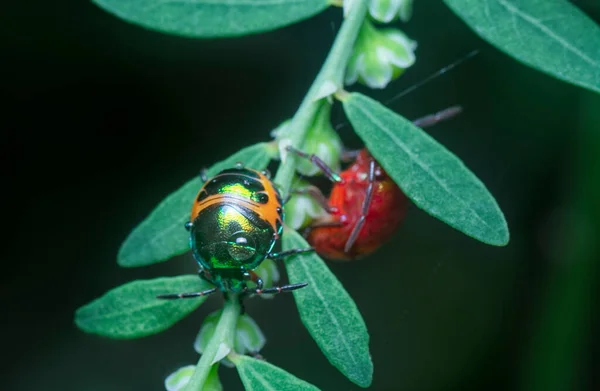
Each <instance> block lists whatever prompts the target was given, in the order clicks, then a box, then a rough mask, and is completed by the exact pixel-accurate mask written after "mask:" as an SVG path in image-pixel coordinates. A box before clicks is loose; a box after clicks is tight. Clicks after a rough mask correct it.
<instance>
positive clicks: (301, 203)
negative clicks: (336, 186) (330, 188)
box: [285, 179, 327, 230]
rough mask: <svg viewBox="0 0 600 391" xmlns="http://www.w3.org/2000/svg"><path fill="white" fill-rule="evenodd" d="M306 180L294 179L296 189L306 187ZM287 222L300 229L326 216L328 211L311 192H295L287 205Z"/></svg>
mask: <svg viewBox="0 0 600 391" xmlns="http://www.w3.org/2000/svg"><path fill="white" fill-rule="evenodd" d="M309 185H310V184H309V183H308V182H306V181H303V180H299V179H296V180H294V189H298V188H306V187H307V186H309ZM285 214H286V217H285V223H286V224H287V225H288V226H289V227H290V228H292V229H295V230H300V229H302V228H304V227H306V226H308V225H309V224H310V223H311V222H312V221H313V220H314V219H316V218H318V217H324V216H325V215H327V212H326V211H325V210H324V209H323V207H322V206H321V205H319V203H318V202H317V201H316V200H315V199H314V198H313V197H312V196H311V195H309V194H294V195H292V197H291V198H290V200H289V201H288V203H287V204H286V206H285Z"/></svg>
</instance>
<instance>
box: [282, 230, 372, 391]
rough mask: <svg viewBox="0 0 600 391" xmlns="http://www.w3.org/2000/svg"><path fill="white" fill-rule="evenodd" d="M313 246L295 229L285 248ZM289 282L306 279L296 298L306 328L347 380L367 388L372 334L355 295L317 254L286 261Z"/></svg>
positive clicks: (288, 233) (285, 239) (286, 236)
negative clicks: (350, 292) (348, 290)
mask: <svg viewBox="0 0 600 391" xmlns="http://www.w3.org/2000/svg"><path fill="white" fill-rule="evenodd" d="M306 247H310V246H309V245H308V243H306V241H305V240H304V239H303V238H302V236H300V235H299V234H298V233H297V232H296V231H294V230H290V229H287V230H286V231H285V232H284V235H283V248H284V249H286V250H289V249H293V248H306ZM286 269H287V272H288V276H289V280H290V283H294V284H295V283H301V282H307V283H308V286H307V287H305V288H302V289H298V290H295V291H294V292H293V293H294V298H295V299H296V305H297V307H298V311H299V312H300V318H301V319H302V322H303V323H304V325H305V326H306V329H307V330H308V331H309V333H310V334H311V335H312V337H313V339H314V340H315V342H316V343H317V345H318V346H319V348H321V350H322V351H323V354H325V356H326V357H327V359H328V360H329V362H330V363H331V364H332V365H333V366H335V367H336V368H337V369H339V370H340V372H342V373H343V374H344V375H345V376H346V377H347V378H348V379H350V380H351V381H353V382H354V383H356V384H358V385H359V386H361V387H368V386H369V385H370V384H371V381H372V379H373V363H372V362H371V355H370V353H369V333H368V332H367V327H366V325H365V322H364V320H363V318H362V316H361V315H360V312H359V311H358V308H356V304H355V303H354V301H353V300H352V297H350V295H349V294H348V292H346V290H345V289H344V287H343V286H342V284H341V283H340V282H339V281H338V279H337V278H336V277H335V275H334V274H333V273H332V272H331V271H330V270H329V268H328V267H327V265H325V262H323V260H322V259H321V258H319V256H318V255H317V254H315V253H311V254H304V255H297V256H295V257H291V258H289V259H288V260H287V261H286Z"/></svg>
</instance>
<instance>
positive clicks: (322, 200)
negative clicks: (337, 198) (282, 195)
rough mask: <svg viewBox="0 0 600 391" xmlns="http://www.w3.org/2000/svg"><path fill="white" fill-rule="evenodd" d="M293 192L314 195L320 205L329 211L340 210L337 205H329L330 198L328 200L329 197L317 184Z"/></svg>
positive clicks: (335, 211) (313, 197)
mask: <svg viewBox="0 0 600 391" xmlns="http://www.w3.org/2000/svg"><path fill="white" fill-rule="evenodd" d="M292 193H294V194H305V195H309V196H310V197H312V199H314V200H315V201H317V203H318V204H319V206H321V208H323V209H324V210H325V211H326V212H327V213H337V211H338V209H337V208H336V207H334V206H330V205H329V200H327V197H325V195H324V194H323V193H322V192H321V190H320V189H319V188H318V187H316V186H312V185H311V186H306V187H300V188H298V189H294V190H292Z"/></svg>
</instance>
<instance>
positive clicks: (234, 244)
mask: <svg viewBox="0 0 600 391" xmlns="http://www.w3.org/2000/svg"><path fill="white" fill-rule="evenodd" d="M203 181H204V185H203V186H202V188H201V189H200V191H199V192H198V194H197V196H196V199H195V200H194V204H193V206H192V213H191V218H190V221H189V222H188V223H187V224H186V225H185V227H186V229H187V230H188V231H189V234H190V247H191V249H192V254H193V256H194V258H195V259H196V261H197V262H198V264H199V266H200V272H199V274H200V277H201V278H202V279H204V280H206V281H208V282H210V283H212V284H214V285H215V288H213V289H209V290H207V291H203V292H193V293H182V294H172V295H161V296H159V297H160V298H165V299H175V298H187V297H197V296H204V295H208V294H211V293H214V292H215V291H217V290H220V291H222V292H225V293H227V292H231V293H257V294H263V293H279V292H284V291H291V290H294V289H298V288H301V287H304V286H306V284H305V283H300V284H291V285H286V286H283V287H271V288H266V289H263V282H262V279H261V278H260V276H258V275H257V274H256V273H255V272H254V269H256V268H257V267H258V266H259V265H260V264H261V263H262V262H263V260H265V259H266V258H270V259H282V258H284V257H286V256H289V255H293V254H298V253H301V252H308V251H313V249H312V248H308V249H294V250H289V251H285V252H281V253H274V252H273V248H274V246H275V243H276V242H277V240H278V239H279V238H280V237H281V234H282V232H283V217H284V208H283V201H282V198H281V194H280V193H279V190H278V189H277V188H276V187H275V186H274V184H273V182H271V180H270V178H269V174H268V172H267V171H256V170H253V169H249V168H244V167H243V166H242V165H241V164H238V165H236V167H235V168H231V169H226V170H223V171H221V172H219V173H218V174H217V175H215V176H214V177H212V178H205V177H203ZM250 281H251V282H253V283H254V284H255V286H256V287H253V288H248V285H247V283H248V282H250Z"/></svg>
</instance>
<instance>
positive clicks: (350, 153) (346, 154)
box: [340, 149, 360, 163]
mask: <svg viewBox="0 0 600 391" xmlns="http://www.w3.org/2000/svg"><path fill="white" fill-rule="evenodd" d="M359 153H360V149H352V150H350V149H344V150H343V151H342V156H340V160H341V161H343V162H344V163H350V162H353V161H355V160H356V158H357V157H358V154H359Z"/></svg>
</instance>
